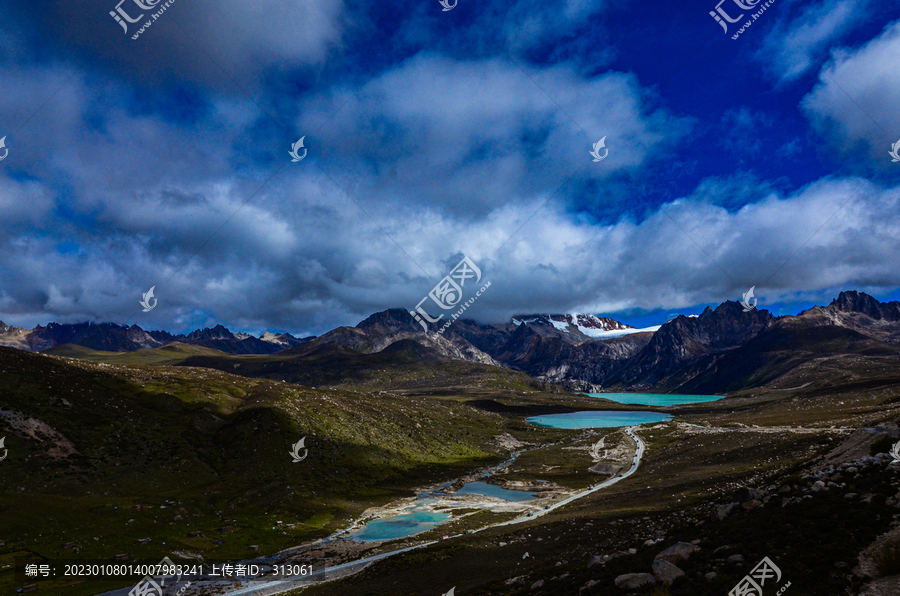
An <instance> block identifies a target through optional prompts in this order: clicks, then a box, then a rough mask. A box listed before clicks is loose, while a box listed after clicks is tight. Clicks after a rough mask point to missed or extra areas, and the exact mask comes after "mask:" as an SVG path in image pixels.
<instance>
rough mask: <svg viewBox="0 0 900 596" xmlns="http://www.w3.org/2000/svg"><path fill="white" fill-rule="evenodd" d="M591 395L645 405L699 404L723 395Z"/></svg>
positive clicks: (624, 402) (592, 394) (618, 401)
mask: <svg viewBox="0 0 900 596" xmlns="http://www.w3.org/2000/svg"><path fill="white" fill-rule="evenodd" d="M588 395H590V396H591V397H602V398H603V399H608V400H610V401H614V402H617V403H620V404H628V405H636V404H641V405H645V406H677V405H679V404H699V403H703V402H707V401H718V400H720V399H722V398H723V397H725V396H724V395H678V394H676V393H588Z"/></svg>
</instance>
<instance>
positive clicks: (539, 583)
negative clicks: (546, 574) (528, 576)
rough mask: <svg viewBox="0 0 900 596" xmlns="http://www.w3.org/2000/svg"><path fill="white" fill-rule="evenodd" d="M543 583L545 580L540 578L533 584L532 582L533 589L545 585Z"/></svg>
mask: <svg viewBox="0 0 900 596" xmlns="http://www.w3.org/2000/svg"><path fill="white" fill-rule="evenodd" d="M543 585H544V580H542V579H539V580H537V581H536V582H534V583H533V584H531V589H532V590H537V589H538V588H540V587H543Z"/></svg>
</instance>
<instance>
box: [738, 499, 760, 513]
mask: <svg viewBox="0 0 900 596" xmlns="http://www.w3.org/2000/svg"><path fill="white" fill-rule="evenodd" d="M762 506H763V504H762V501H757V500H756V499H753V500H752V501H747V502H746V503H743V504H741V507H743V508H744V509H746V510H747V511H753V510H754V509H759V508H760V507H762Z"/></svg>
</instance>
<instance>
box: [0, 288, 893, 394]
mask: <svg viewBox="0 0 900 596" xmlns="http://www.w3.org/2000/svg"><path fill="white" fill-rule="evenodd" d="M436 329H437V326H436V325H435V326H433V328H432V331H435V330H436ZM407 340H408V341H407ZM409 341H412V342H415V343H417V344H419V345H421V346H422V351H420V352H418V353H419V355H420V356H421V357H422V358H437V359H442V360H464V361H470V362H478V363H481V364H489V365H494V366H499V367H504V368H510V369H514V370H520V371H522V372H525V373H527V374H529V375H531V376H532V377H535V378H537V379H539V380H541V381H547V382H553V383H558V384H560V385H563V386H565V387H568V388H570V389H574V390H579V391H601V390H609V389H628V390H655V391H672V392H681V393H685V392H700V393H703V392H707V393H721V392H725V391H732V390H736V389H740V388H745V387H748V386H756V385H760V384H763V383H766V382H770V381H771V380H772V379H774V378H777V377H778V376H779V375H783V374H786V371H788V370H792V369H791V368H790V367H797V366H800V365H801V364H802V363H803V362H807V361H809V360H810V359H817V358H826V357H830V356H834V355H840V356H845V357H846V356H852V355H853V354H858V355H863V356H866V357H868V356H873V355H874V356H879V355H887V356H891V357H893V356H895V355H897V356H900V303H898V302H888V303H882V302H879V301H878V300H877V299H875V298H873V297H872V296H869V295H867V294H864V293H861V292H856V291H848V292H842V293H841V294H840V296H839V297H838V298H837V299H835V300H834V301H833V302H832V303H831V304H829V305H828V306H826V307H820V306H817V307H814V308H812V309H810V310H807V311H804V312H802V313H800V314H799V315H797V316H785V317H774V316H773V315H772V314H771V313H769V312H768V311H766V310H758V309H754V310H751V311H749V312H745V311H744V309H743V307H742V306H741V305H740V304H739V303H737V302H730V301H729V302H725V303H723V304H721V305H719V306H718V307H717V308H715V309H712V308H707V309H706V310H705V311H704V312H703V313H702V314H700V315H699V316H683V315H682V316H679V317H676V318H675V319H672V320H671V321H668V322H667V323H666V324H664V325H662V326H660V327H651V328H647V329H635V328H633V327H630V326H628V325H625V324H624V323H621V322H619V321H615V320H613V319H609V318H602V317H596V316H594V315H588V314H568V315H558V314H537V315H517V316H515V317H513V318H512V319H511V320H510V322H508V323H505V324H500V325H485V324H479V323H476V322H475V321H472V320H457V321H454V322H453V325H451V326H450V328H449V329H448V331H447V333H446V334H445V335H439V334H437V333H433V332H430V333H427V334H426V333H424V332H423V330H422V328H421V326H420V325H419V323H418V322H416V321H415V320H413V318H412V317H411V316H410V314H409V312H408V311H406V310H403V309H389V310H386V311H382V312H378V313H375V314H373V315H371V316H370V317H368V318H367V319H365V320H364V321H362V322H361V323H359V324H358V325H356V326H355V327H338V328H337V329H334V330H332V331H329V332H328V333H326V334H324V335H322V336H319V337H315V338H312V337H307V338H296V337H293V336H292V335H289V334H278V335H275V334H270V333H265V334H263V335H262V336H261V337H259V338H256V337H253V336H250V335H247V334H242V333H232V332H230V331H229V330H228V329H226V328H224V327H222V326H221V325H219V326H216V327H214V328H212V329H203V330H197V331H194V332H192V333H190V334H188V335H172V334H169V333H166V332H164V331H144V330H143V329H141V328H140V327H138V326H136V325H134V326H131V327H123V326H120V325H115V324H111V323H103V324H88V323H82V324H78V325H60V324H56V323H51V324H50V325H47V326H46V327H40V326H38V327H35V328H34V329H31V330H27V329H20V328H16V327H10V326H7V325H5V324H3V323H2V322H0V345H5V346H10V347H15V348H20V349H24V350H30V351H38V350H45V349H48V348H52V347H54V346H58V345H61V344H67V343H68V344H76V345H79V346H83V347H86V348H90V349H93V350H103V351H112V352H128V351H133V350H137V349H141V348H157V347H161V346H164V345H166V344H169V343H173V342H181V343H185V344H192V345H198V346H203V347H207V348H213V349H216V350H219V351H222V352H226V353H228V354H273V353H276V352H282V353H284V354H285V355H289V356H292V357H298V358H304V357H306V356H309V357H311V358H320V359H321V358H328V357H331V356H334V357H338V356H340V357H341V358H345V357H346V355H347V354H352V353H357V354H373V353H378V352H382V351H383V350H385V349H386V348H387V347H389V346H391V345H392V344H395V343H397V342H403V344H404V345H407V344H409ZM336 349H337V350H338V352H335V350H336ZM404 349H405V348H404Z"/></svg>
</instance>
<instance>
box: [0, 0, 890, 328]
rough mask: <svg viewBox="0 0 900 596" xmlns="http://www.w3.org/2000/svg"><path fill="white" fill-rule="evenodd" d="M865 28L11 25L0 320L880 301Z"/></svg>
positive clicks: (49, 15) (579, 9)
mask: <svg viewBox="0 0 900 596" xmlns="http://www.w3.org/2000/svg"><path fill="white" fill-rule="evenodd" d="M741 4H743V5H744V6H746V7H750V10H745V9H743V8H741V6H740V5H741ZM883 4H884V3H875V2H872V1H871V0H857V1H850V0H825V1H807V2H799V1H791V0H776V1H775V2H774V3H771V5H770V6H768V7H766V8H765V10H764V11H763V12H762V13H759V16H758V18H757V19H756V20H752V16H751V15H752V14H753V13H758V11H760V10H762V8H761V7H763V6H765V2H764V1H761V0H741V2H740V3H737V2H736V0H725V2H723V3H722V4H721V8H722V9H723V11H724V12H725V14H728V15H729V16H731V17H737V16H738V15H740V14H744V18H742V19H740V20H739V21H738V22H737V23H734V24H731V25H729V31H728V33H727V34H726V33H725V32H723V30H722V27H721V26H720V25H719V24H718V23H716V21H715V20H714V19H713V18H712V17H711V16H710V14H709V13H710V11H714V10H715V9H716V2H712V1H711V2H706V1H695V2H692V3H689V4H684V3H679V4H673V3H671V2H655V1H644V2H632V1H627V0H625V1H621V0H620V1H612V0H595V1H586V2H566V1H564V0H562V1H560V0H550V1H542V2H538V1H537V0H520V1H518V2H499V1H496V0H489V1H487V2H481V3H475V2H471V1H470V0H469V1H467V0H459V2H458V3H457V5H456V7H455V8H453V9H452V10H448V11H444V10H442V7H441V5H440V3H439V2H438V0H433V1H431V0H429V1H425V2H418V3H413V4H409V3H401V2H382V3H362V2H359V1H358V0H304V1H297V2H273V1H270V0H260V1H258V2H253V3H249V2H240V1H236V0H222V1H220V2H215V3H214V2H209V1H200V2H195V1H190V0H176V1H175V2H173V3H172V4H171V5H170V6H168V7H167V8H166V9H165V11H164V12H163V13H161V14H159V16H158V18H157V19H156V20H155V21H153V24H152V25H151V26H150V27H149V28H147V29H146V30H145V31H143V32H141V33H140V34H139V36H138V37H137V39H132V36H134V35H135V34H137V32H138V31H139V27H140V25H141V24H143V23H144V22H146V21H147V20H150V19H151V17H150V16H148V15H150V14H152V13H154V12H156V11H158V10H160V7H161V6H163V5H164V1H162V0H160V1H157V0H125V1H124V2H123V3H122V4H121V5H119V7H120V8H121V9H122V11H123V12H124V14H126V15H128V16H129V17H131V18H137V17H138V15H141V14H143V15H144V16H143V18H141V19H139V20H138V21H137V22H136V23H133V24H129V25H128V27H129V29H128V32H127V34H126V33H125V32H124V31H123V29H122V27H121V25H120V24H118V23H117V22H116V21H115V20H114V19H113V17H112V16H110V14H109V13H110V11H115V10H116V7H117V3H116V2H113V1H105V0H104V1H103V2H100V3H95V4H93V5H91V6H90V7H87V8H85V7H84V6H79V5H74V4H66V5H59V6H53V7H41V8H39V9H38V8H35V6H34V5H33V3H27V2H24V1H19V0H16V1H11V2H7V3H5V4H4V5H3V7H2V8H0V81H2V88H3V90H4V92H3V94H2V96H0V136H3V135H6V143H5V144H6V148H7V149H8V150H9V154H8V155H7V157H6V158H4V159H3V160H2V161H0V229H2V230H3V232H4V233H3V234H2V236H0V243H2V244H0V248H2V250H0V320H3V321H5V322H6V323H8V324H15V325H20V326H28V327H30V326H33V325H35V324H46V323H47V322H49V321H59V322H76V321H84V320H92V321H113V322H118V323H124V324H132V323H136V324H139V325H141V326H142V327H144V328H148V329H154V328H164V329H168V330H171V331H176V332H177V331H189V330H191V329H194V328H196V327H202V326H211V325H214V324H216V323H222V324H224V325H226V326H228V327H230V328H232V329H236V330H246V331H250V332H256V333H258V332H261V331H263V330H273V331H289V332H292V333H295V334H298V335H309V334H318V333H322V332H323V331H326V330H328V329H331V328H333V327H335V326H338V325H344V324H351V325H352V324H355V323H357V322H358V321H359V320H361V319H363V318H365V317H366V316H368V315H369V314H371V313H372V312H375V311H378V310H383V309H385V308H390V307H404V308H413V307H414V306H415V305H416V304H417V303H418V302H419V301H420V300H421V299H422V298H423V297H425V296H426V295H427V293H428V292H429V290H431V289H432V287H434V285H435V284H436V283H438V282H439V281H440V280H441V278H442V277H443V276H444V275H447V274H448V273H449V272H450V270H451V269H452V268H453V266H454V265H455V264H456V263H458V262H459V261H460V259H461V258H462V257H463V256H464V255H465V256H468V257H469V258H470V259H472V261H473V262H475V263H477V264H478V266H479V267H480V268H481V270H482V272H483V276H484V279H485V280H490V281H491V287H490V289H489V290H488V291H487V292H485V293H484V295H482V296H480V297H479V299H478V301H477V302H476V303H475V304H473V306H472V307H470V308H469V309H468V310H467V315H470V316H472V317H473V318H476V319H479V320H481V321H485V322H496V321H503V320H506V319H507V318H508V317H509V316H510V315H511V314H513V313H523V312H592V313H596V314H603V315H608V316H614V317H618V318H621V319H622V320H625V321H626V322H629V323H632V324H636V325H641V326H643V325H645V324H654V323H659V322H662V321H665V320H666V319H668V318H669V317H671V316H672V315H673V314H676V313H686V314H689V313H697V312H700V311H702V309H703V308H704V307H705V306H706V305H716V304H718V303H720V302H722V301H724V300H737V299H739V298H740V297H741V294H742V293H743V292H745V291H746V290H747V289H749V287H750V286H756V295H757V296H758V298H759V301H760V302H759V304H760V306H761V307H766V308H769V309H770V310H772V311H773V312H775V313H776V314H792V313H795V312H798V311H799V310H802V309H803V308H808V307H809V306H811V305H813V304H826V303H828V302H830V301H831V300H832V299H833V298H834V297H835V296H836V295H837V293H838V292H839V291H841V290H843V289H859V290H863V291H867V292H869V293H871V294H873V295H875V296H877V297H879V298H882V299H897V298H898V294H897V288H898V286H900V267H898V265H897V261H898V260H897V257H896V255H897V252H898V248H900V162H898V163H894V162H892V160H891V157H890V156H889V155H888V152H889V150H890V149H891V146H892V145H893V144H894V143H895V142H897V141H898V140H900V111H898V110H897V109H896V106H897V105H900V70H898V69H897V68H896V65H897V64H898V63H900V6H894V5H883ZM141 5H143V6H145V7H148V8H149V10H145V9H144V8H141ZM120 14H121V13H120ZM747 21H751V22H752V24H751V26H750V27H749V28H746V30H745V31H744V32H742V33H740V34H739V37H738V38H737V39H732V36H733V35H736V34H737V33H738V31H739V28H740V27H739V26H740V25H743V24H744V23H746V22H747ZM300 137H304V147H305V148H306V149H307V151H308V153H307V156H306V157H305V158H304V159H303V160H302V161H300V162H296V163H294V162H292V161H291V158H290V156H289V155H288V151H289V150H290V148H291V145H292V144H293V143H295V142H296V141H297V140H298V139H299V138H300ZM601 137H605V147H606V149H608V150H609V153H608V156H607V157H606V158H605V159H603V160H602V161H600V162H594V161H593V160H592V158H591V156H590V155H589V151H590V150H591V147H592V145H593V144H594V143H596V142H597V141H598V140H599V139H600V138H601ZM2 151H3V150H0V154H2ZM151 286H155V295H156V297H157V299H158V301H159V302H158V306H157V308H154V309H153V310H152V311H150V312H148V313H144V312H142V307H141V306H140V305H139V304H138V301H139V300H140V298H141V295H142V294H143V293H144V292H146V291H147V290H148V289H149V288H150V287H151ZM467 291H468V290H467ZM434 314H436V313H434Z"/></svg>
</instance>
